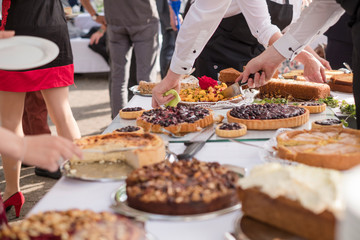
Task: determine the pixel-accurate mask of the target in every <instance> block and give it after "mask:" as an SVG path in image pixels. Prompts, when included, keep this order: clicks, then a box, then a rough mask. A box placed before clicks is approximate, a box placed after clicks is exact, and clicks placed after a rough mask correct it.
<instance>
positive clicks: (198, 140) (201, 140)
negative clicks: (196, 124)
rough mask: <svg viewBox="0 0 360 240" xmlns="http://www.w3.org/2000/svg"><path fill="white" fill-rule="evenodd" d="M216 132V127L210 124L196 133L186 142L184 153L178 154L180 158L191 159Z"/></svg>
mask: <svg viewBox="0 0 360 240" xmlns="http://www.w3.org/2000/svg"><path fill="white" fill-rule="evenodd" d="M214 133H215V128H214V126H213V125H210V126H208V127H206V128H204V129H203V130H202V131H201V132H200V133H198V134H196V135H195V136H194V137H193V138H192V139H191V140H190V141H187V142H185V143H184V144H185V145H186V148H185V150H184V152H183V153H182V154H179V155H177V158H178V159H190V158H192V157H193V156H194V155H195V154H196V153H197V152H198V151H200V150H201V149H202V147H203V146H204V145H205V143H206V141H207V140H209V139H210V138H211V137H212V135H214Z"/></svg>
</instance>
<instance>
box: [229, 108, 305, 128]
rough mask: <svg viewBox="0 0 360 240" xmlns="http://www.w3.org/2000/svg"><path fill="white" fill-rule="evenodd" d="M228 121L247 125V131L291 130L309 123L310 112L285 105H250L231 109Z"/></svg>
mask: <svg viewBox="0 0 360 240" xmlns="http://www.w3.org/2000/svg"><path fill="white" fill-rule="evenodd" d="M227 119H228V121H229V122H236V123H242V124H245V125H246V127H247V129H255V130H270V129H279V128H289V127H298V126H301V125H303V124H305V123H306V122H308V121H309V110H307V109H305V108H302V107H297V106H293V105H285V104H275V103H265V104H250V105H242V106H239V107H235V108H233V109H231V110H230V111H228V112H227Z"/></svg>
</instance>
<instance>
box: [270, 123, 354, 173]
mask: <svg viewBox="0 0 360 240" xmlns="http://www.w3.org/2000/svg"><path fill="white" fill-rule="evenodd" d="M276 140H277V147H276V149H277V154H278V156H279V157H280V158H283V159H288V160H291V161H295V162H300V163H304V164H307V165H310V166H315V167H323V168H332V169H337V170H347V169H350V168H352V167H354V166H355V165H357V164H359V163H360V130H355V129H349V128H335V127H332V128H315V129H311V130H296V131H285V132H282V133H280V134H279V135H278V136H277V137H276Z"/></svg>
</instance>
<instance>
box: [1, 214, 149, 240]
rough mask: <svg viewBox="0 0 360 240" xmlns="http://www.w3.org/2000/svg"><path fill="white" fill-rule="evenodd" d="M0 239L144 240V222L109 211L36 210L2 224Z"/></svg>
mask: <svg viewBox="0 0 360 240" xmlns="http://www.w3.org/2000/svg"><path fill="white" fill-rule="evenodd" d="M0 239H2V240H22V239H28V240H61V239H68V240H75V239H81V240H99V239H103V240H145V239H147V238H146V232H145V230H144V226H143V225H142V224H140V223H136V222H134V221H132V220H130V219H128V218H126V217H123V216H121V215H116V214H113V213H109V212H100V213H96V212H93V211H90V210H78V209H72V210H67V211H48V212H43V213H38V214H34V215H31V216H29V217H27V218H25V219H24V220H22V221H18V222H14V223H13V224H11V225H10V226H3V227H2V229H1V230H0Z"/></svg>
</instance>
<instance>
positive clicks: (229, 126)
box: [215, 123, 246, 138]
mask: <svg viewBox="0 0 360 240" xmlns="http://www.w3.org/2000/svg"><path fill="white" fill-rule="evenodd" d="M215 133H216V135H218V136H219V137H224V138H234V137H241V136H243V135H245V134H246V125H244V124H241V123H222V124H219V125H218V126H217V127H216V129H215Z"/></svg>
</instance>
